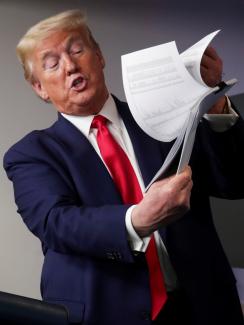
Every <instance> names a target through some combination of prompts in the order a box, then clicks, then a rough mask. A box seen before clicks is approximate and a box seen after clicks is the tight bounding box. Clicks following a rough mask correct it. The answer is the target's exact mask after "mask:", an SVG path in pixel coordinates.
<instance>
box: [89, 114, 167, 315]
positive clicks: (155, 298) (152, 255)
mask: <svg viewBox="0 0 244 325" xmlns="http://www.w3.org/2000/svg"><path fill="white" fill-rule="evenodd" d="M106 123H107V119H106V117H103V116H101V115H97V116H95V117H94V119H93V121H92V124H91V127H92V128H96V129H97V144H98V147H99V150H100V152H101V156H102V158H103V160H104V162H105V164H106V165H107V167H108V169H109V171H110V173H111V176H112V178H113V180H114V183H115V184H116V186H117V188H118V190H119V192H120V194H121V196H122V200H123V202H124V203H126V204H136V203H139V202H140V201H141V199H142V197H143V196H142V192H141V188H140V185H139V183H138V180H137V177H136V174H135V172H134V169H133V167H132V165H131V163H130V161H129V159H128V157H127V155H126V154H125V152H124V150H123V149H122V148H121V147H120V145H119V144H118V143H117V142H116V141H115V139H114V138H113V136H112V135H111V133H110V132H109V130H108V128H107V126H106ZM146 260H147V264H148V269H149V276H150V289H151V299H152V311H151V316H152V319H153V320H154V319H155V318H156V317H157V315H158V313H159V312H160V310H161V309H162V307H163V305H164V304H165V302H166V300H167V293H166V289H165V284H164V278H163V273H162V271H161V267H160V263H159V258H158V254H157V248H156V244H155V238H154V235H152V236H151V239H150V241H149V245H148V248H147V250H146Z"/></svg>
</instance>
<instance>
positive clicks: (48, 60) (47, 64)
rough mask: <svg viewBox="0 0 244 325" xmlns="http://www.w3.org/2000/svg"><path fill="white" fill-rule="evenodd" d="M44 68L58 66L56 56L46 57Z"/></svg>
mask: <svg viewBox="0 0 244 325" xmlns="http://www.w3.org/2000/svg"><path fill="white" fill-rule="evenodd" d="M43 66H44V69H54V68H56V67H57V66H58V58H57V57H48V58H46V60H45V61H44V65H43Z"/></svg>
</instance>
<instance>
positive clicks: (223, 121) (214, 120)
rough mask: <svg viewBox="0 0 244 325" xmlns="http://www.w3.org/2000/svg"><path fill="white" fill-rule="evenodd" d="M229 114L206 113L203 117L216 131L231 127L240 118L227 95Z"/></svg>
mask: <svg viewBox="0 0 244 325" xmlns="http://www.w3.org/2000/svg"><path fill="white" fill-rule="evenodd" d="M226 100H227V103H228V109H229V114H204V115H203V117H204V118H205V119H206V120H208V122H209V124H210V127H211V129H212V130H213V131H215V132H224V131H227V130H228V129H230V128H231V127H232V126H233V125H234V124H235V123H236V121H237V120H238V118H239V116H238V114H237V113H236V112H235V111H234V110H233V108H232V107H231V102H230V100H229V98H228V97H226Z"/></svg>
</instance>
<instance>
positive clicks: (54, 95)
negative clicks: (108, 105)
mask: <svg viewBox="0 0 244 325" xmlns="http://www.w3.org/2000/svg"><path fill="white" fill-rule="evenodd" d="M31 61H32V64H33V76H34V81H33V82H32V87H33V88H34V90H35V92H36V93H37V94H38V95H39V96H40V97H41V98H43V99H44V100H49V101H51V102H52V103H53V104H54V106H55V107H56V108H57V110H58V111H60V112H63V113H66V114H72V115H83V116H86V115H91V114H96V113H98V112H99V111H100V110H101V108H102V106H103V104H104V103H105V101H106V99H107V97H108V91H107V88H106V85H105V81H104V74H103V68H104V65H105V64H104V59H103V56H102V53H101V51H100V49H99V48H97V47H95V46H94V45H93V44H92V43H91V41H90V40H89V38H88V35H87V32H86V30H84V29H82V30H76V31H57V32H54V33H52V34H50V35H49V36H48V37H47V38H45V39H44V40H42V41H41V42H40V43H39V44H38V45H37V46H36V47H35V49H34V51H33V55H32V57H31Z"/></svg>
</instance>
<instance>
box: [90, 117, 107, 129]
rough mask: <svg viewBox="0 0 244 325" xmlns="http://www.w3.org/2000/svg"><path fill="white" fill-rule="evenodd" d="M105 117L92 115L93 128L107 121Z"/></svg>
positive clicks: (97, 127)
mask: <svg viewBox="0 0 244 325" xmlns="http://www.w3.org/2000/svg"><path fill="white" fill-rule="evenodd" d="M107 121H108V120H107V118H106V117H104V116H102V115H96V116H94V118H93V120H92V124H91V127H92V128H94V129H99V128H100V127H101V126H104V125H106V123H107Z"/></svg>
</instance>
